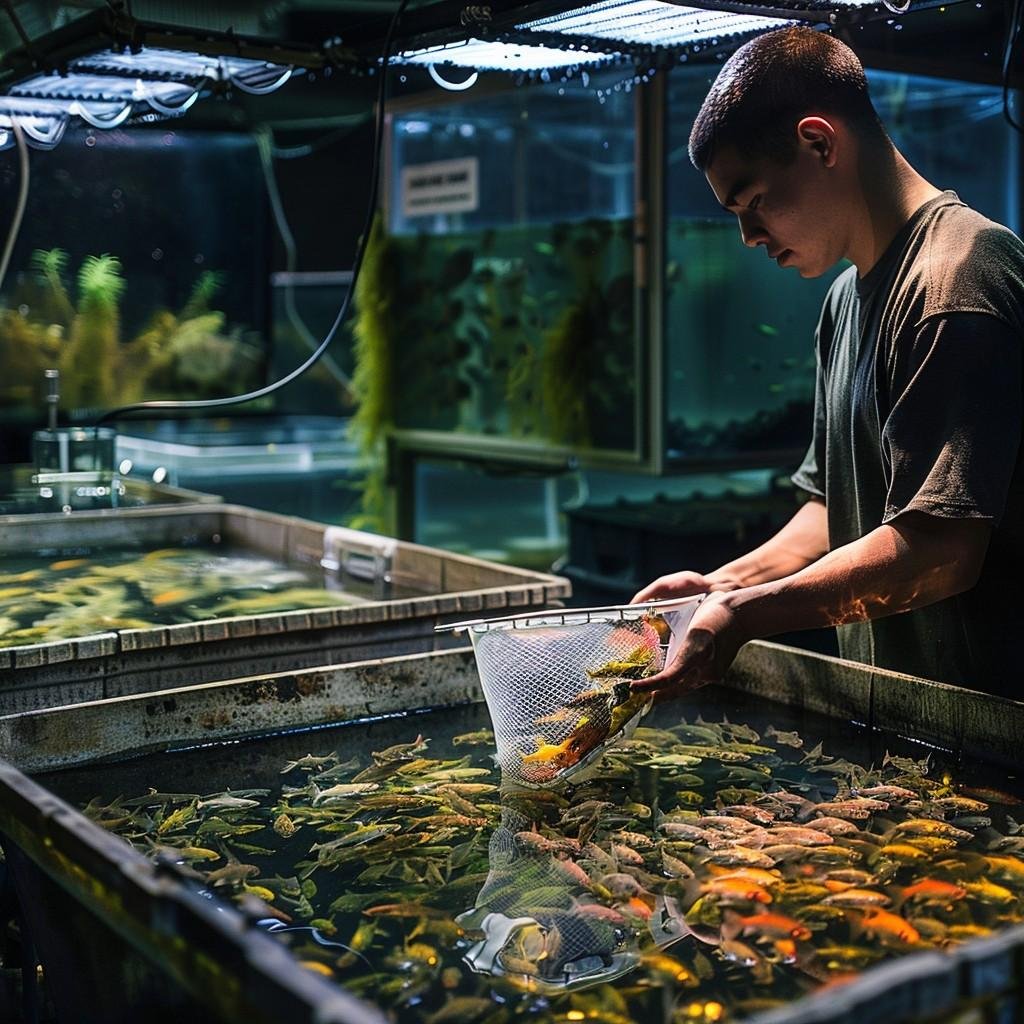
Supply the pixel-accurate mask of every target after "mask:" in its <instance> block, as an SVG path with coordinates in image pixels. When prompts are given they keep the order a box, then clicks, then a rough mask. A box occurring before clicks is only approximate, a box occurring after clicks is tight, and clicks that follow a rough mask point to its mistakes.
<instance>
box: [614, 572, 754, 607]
mask: <svg viewBox="0 0 1024 1024" xmlns="http://www.w3.org/2000/svg"><path fill="white" fill-rule="evenodd" d="M737 586H739V584H737V583H732V582H724V581H723V582H716V581H715V580H714V579H713V578H712V577H710V576H702V575H701V574H700V573H699V572H672V573H669V574H668V575H667V576H659V577H658V578H657V579H656V580H655V581H654V582H653V583H648V584H647V586H646V587H644V589H643V590H638V591H637V592H636V593H635V594H634V595H633V600H632V601H631V602H630V604H643V603H644V602H645V601H663V600H667V599H669V598H672V597H690V596H691V595H693V594H707V593H710V592H711V591H717V590H735V589H736V587H737Z"/></svg>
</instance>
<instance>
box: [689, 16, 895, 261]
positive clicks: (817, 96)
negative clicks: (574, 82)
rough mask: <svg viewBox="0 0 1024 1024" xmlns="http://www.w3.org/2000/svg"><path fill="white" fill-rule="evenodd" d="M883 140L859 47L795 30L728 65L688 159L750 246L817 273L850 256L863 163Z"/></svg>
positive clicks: (752, 45) (750, 47)
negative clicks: (856, 50) (733, 217)
mask: <svg viewBox="0 0 1024 1024" xmlns="http://www.w3.org/2000/svg"><path fill="white" fill-rule="evenodd" d="M882 145H888V140H887V139H886V136H885V131H884V129H883V128H882V125H881V122H880V121H879V119H878V115H877V113H876V112H875V109H874V107H873V106H872V104H871V100H870V98H869V96H868V86H867V80H866V78H865V75H864V68H863V67H862V65H861V63H860V61H859V60H858V59H857V56H856V55H855V54H854V52H853V51H852V50H851V49H850V48H849V47H848V46H846V45H844V44H843V43H841V42H839V40H837V39H834V38H833V37H832V36H829V35H825V34H824V33H821V32H816V31H814V30H813V29H807V28H792V29H780V30H777V31H772V32H767V33H765V34H764V35H761V36H758V37H757V38H756V39H753V40H751V41H750V42H749V43H747V44H746V45H744V46H742V47H741V48H740V49H739V50H737V51H736V53H734V54H733V55H732V57H730V58H729V60H728V61H727V62H726V63H725V65H724V66H723V67H722V70H721V71H720V72H719V74H718V77H717V78H716V79H715V82H714V84H713V85H712V87H711V90H710V92H709V93H708V95H707V97H706V98H705V100H704V103H703V105H702V106H701V109H700V112H699V113H698V114H697V119H696V121H695V122H694V125H693V130H692V132H691V133H690V159H691V160H692V161H693V164H694V166H695V167H696V168H697V169H698V170H701V171H703V172H704V174H705V175H706V176H707V179H708V182H709V184H710V185H711V188H712V190H713V191H714V192H715V195H716V197H717V199H718V201H719V202H720V203H721V204H722V205H723V206H724V207H725V208H726V209H728V210H729V211H730V212H732V213H735V214H736V215H737V217H738V218H739V221H740V231H741V233H742V235H743V240H744V242H746V244H747V245H751V246H754V245H764V246H765V247H766V248H767V250H768V253H769V255H770V256H772V257H773V258H778V259H779V262H780V264H782V265H787V266H795V267H796V268H797V269H798V270H799V271H800V273H801V274H802V275H803V276H805V277H817V276H818V275H819V274H822V273H824V272H825V271H826V270H828V268H829V267H831V266H832V265H833V264H834V263H835V262H836V261H837V260H839V259H841V258H842V257H843V256H844V255H846V248H847V247H848V243H849V237H848V236H849V233H850V230H851V224H850V218H851V213H852V211H853V209H854V207H855V206H856V203H857V201H858V199H859V195H860V192H859V189H860V180H861V175H860V162H861V161H862V160H863V158H864V157H865V155H867V154H869V153H871V152H872V151H875V150H877V147H879V146H882Z"/></svg>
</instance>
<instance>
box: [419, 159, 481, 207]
mask: <svg viewBox="0 0 1024 1024" xmlns="http://www.w3.org/2000/svg"><path fill="white" fill-rule="evenodd" d="M479 170H480V161H479V160H478V159H477V158H476V157H475V156H468V157H464V158H462V159H460V160H438V161H437V162H436V163H431V164H413V165H411V166H409V167H403V168H402V216H404V217H424V216H432V215H434V214H436V213H467V212H469V211H470V210H475V209H477V207H478V206H479V205H480V190H479V188H478V181H479Z"/></svg>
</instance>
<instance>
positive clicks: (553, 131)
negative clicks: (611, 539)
mask: <svg viewBox="0 0 1024 1024" xmlns="http://www.w3.org/2000/svg"><path fill="white" fill-rule="evenodd" d="M623 74H624V73H623V71H622V69H619V70H617V71H615V72H608V73H605V74H601V75H597V74H595V75H594V76H593V77H590V76H588V75H586V74H583V75H582V76H580V77H579V78H572V79H566V80H565V81H556V80H552V81H549V82H546V83H542V84H538V85H536V86H535V87H531V88H517V89H510V90H505V91H501V92H497V93H494V92H492V93H481V95H479V96H472V95H471V94H470V95H468V96H467V97H466V98H460V99H459V100H458V101H457V102H444V103H439V104H438V105H436V106H424V107H418V108H417V109H415V110H402V111H401V112H396V113H394V114H393V115H392V117H391V120H390V132H389V135H388V145H389V148H390V166H391V167H393V168H394V173H393V175H392V177H391V180H390V182H389V186H388V195H387V202H388V208H387V218H386V225H385V230H382V231H380V232H379V233H378V235H377V236H376V242H377V244H376V247H375V248H374V252H373V254H372V255H373V256H375V257H376V259H373V258H370V257H368V261H367V266H366V267H364V273H366V270H367V269H369V270H370V274H371V276H370V277H369V278H368V280H367V281H366V282H365V286H366V289H367V290H366V293H365V296H366V298H367V299H370V300H371V301H373V300H380V301H381V302H382V303H386V304H387V308H388V319H387V321H386V322H381V323H380V324H379V327H380V329H381V333H382V334H383V335H385V337H382V338H381V339H379V344H378V346H377V348H378V349H379V350H380V351H379V352H377V351H376V350H374V349H370V348H367V349H364V351H365V352H366V357H367V358H376V359H377V360H378V362H379V364H380V366H381V367H382V368H383V367H384V358H385V342H386V338H388V337H398V338H404V337H414V338H415V339H416V344H415V345H406V346H400V347H398V348H397V349H396V350H395V351H394V353H393V357H394V363H393V364H392V365H390V366H389V367H388V368H387V369H388V372H390V374H391V379H392V380H393V382H394V384H393V400H392V406H393V417H394V420H393V422H394V426H395V428H396V429H397V430H398V432H399V433H406V434H408V433H411V432H423V431H428V432H430V431H432V432H437V431H443V432H445V433H446V434H447V435H448V436H449V437H450V438H451V439H453V443H463V444H465V443H471V441H472V440H473V439H476V440H477V441H479V440H480V439H485V440H489V441H491V442H497V443H498V444H499V446H500V445H502V444H504V445H521V446H522V445H525V446H529V447H532V448H535V449H546V448H572V449H578V450H585V451H590V452H599V453H611V455H612V457H615V456H619V457H621V456H623V455H625V456H630V455H631V454H632V453H634V452H635V451H636V450H637V448H638V445H639V443H640V430H639V423H640V412H639V401H640V395H641V387H640V384H639V374H638V373H637V368H638V366H639V363H640V359H641V351H640V346H639V344H638V340H637V333H636V330H635V314H636V308H635V299H634V291H635V282H634V267H633V264H634V242H633V234H634V224H633V213H634V145H635V134H636V133H635V112H634V97H633V95H631V90H632V73H631V72H630V75H629V77H627V78H625V80H623ZM624 82H625V85H628V86H629V88H626V87H625V85H624ZM599 93H600V96H601V98H600V100H599V99H598V94H599ZM510 169H511V170H512V172H513V173H512V174H511V175H510V173H509V172H510ZM371 290H372V291H371ZM358 296H359V291H358V289H357V298H358ZM368 326H372V325H368Z"/></svg>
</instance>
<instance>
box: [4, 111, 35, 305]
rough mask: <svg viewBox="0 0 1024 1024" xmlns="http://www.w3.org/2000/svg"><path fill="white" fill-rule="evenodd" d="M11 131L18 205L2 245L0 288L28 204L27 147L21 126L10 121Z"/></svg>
mask: <svg viewBox="0 0 1024 1024" xmlns="http://www.w3.org/2000/svg"><path fill="white" fill-rule="evenodd" d="M11 131H12V132H14V141H15V142H16V143H17V145H18V167H19V172H20V184H19V187H18V204H17V206H16V207H15V210H14V217H13V219H12V220H11V226H10V229H9V230H8V232H7V241H6V243H5V244H4V251H3V255H2V256H0V287H3V283H4V278H5V277H6V276H7V266H8V264H9V263H10V262H11V253H12V252H14V243H15V242H16V241H17V240H18V232H19V231H20V230H21V222H22V219H23V218H24V216H25V204H26V203H27V202H28V174H29V170H28V145H27V143H26V142H25V133H24V132H23V131H22V130H21V125H19V124H18V122H17V121H16V120H13V119H12V121H11Z"/></svg>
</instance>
